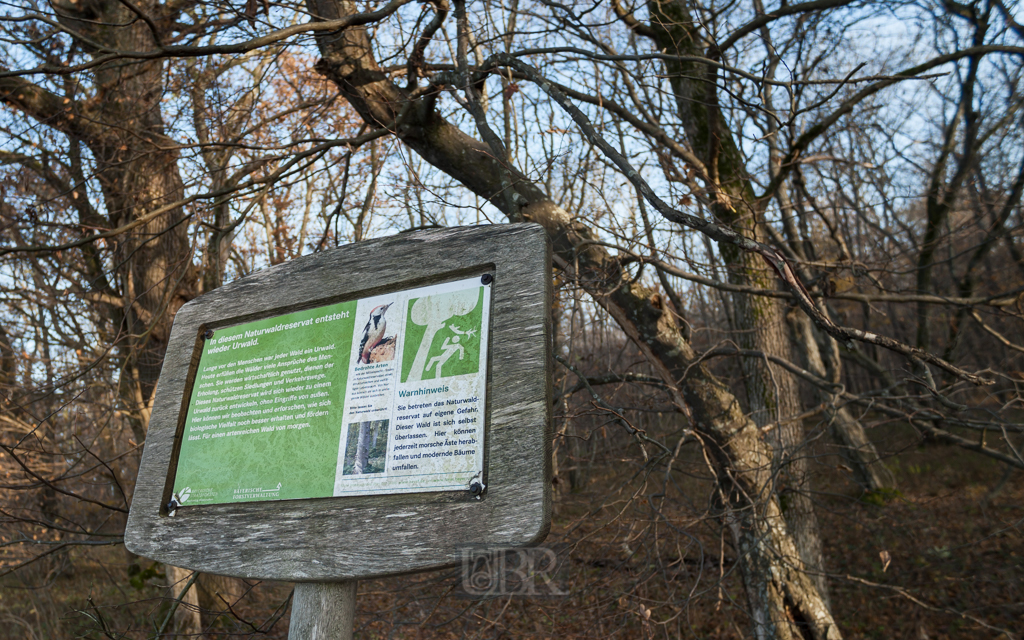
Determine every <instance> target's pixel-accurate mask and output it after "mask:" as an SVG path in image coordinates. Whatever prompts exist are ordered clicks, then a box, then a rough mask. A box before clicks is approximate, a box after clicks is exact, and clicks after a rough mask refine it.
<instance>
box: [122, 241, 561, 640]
mask: <svg viewBox="0 0 1024 640" xmlns="http://www.w3.org/2000/svg"><path fill="white" fill-rule="evenodd" d="M550 281H551V274H550V250H549V248H548V245H547V240H546V234H545V233H544V231H543V230H542V229H541V228H540V227H538V226H536V225H528V224H527V225H501V226H490V227H475V228H466V229H438V230H430V231H420V232H414V233H408V234H401V235H399V236H395V237H391V238H385V239H382V240H374V241H369V242H363V243H358V244H354V245H349V246H346V247H342V248H340V249H337V250H333V251H327V252H323V253H319V254H315V255H312V256H307V257H304V258H300V259H297V260H294V261H292V262H290V263H287V264H284V265H279V266H277V267H273V268H271V269H267V270H265V271H262V272H258V273H256V274H253V275H250V276H247V277H245V278H242V279H240V280H238V281H236V282H233V283H231V284H229V285H226V286H224V287H222V288H220V289H217V290H215V291H213V292H211V293H209V294H206V295H204V296H202V297H200V298H198V299H196V300H194V301H192V302H190V303H188V304H186V305H185V306H184V307H182V309H181V310H180V311H179V312H178V314H177V317H176V318H175V322H174V327H173V329H172V334H171V340H170V344H169V346H168V349H167V355H166V358H165V362H164V368H163V370H162V372H161V376H160V381H159V384H158V387H157V391H156V397H155V399H154V408H153V413H152V418H151V420H150V427H149V433H148V436H147V441H146V448H145V452H144V454H143V459H142V464H141V467H140V471H139V480H138V483H137V485H136V490H135V495H134V498H133V503H132V509H131V513H130V515H129V520H128V527H127V530H126V534H125V544H126V545H127V546H128V548H129V549H131V550H132V551H133V552H135V553H137V554H139V555H143V556H146V557H149V558H152V559H155V560H159V561H161V562H164V563H166V564H171V565H174V566H181V567H187V568H190V569H195V570H198V571H204V572H209V573H219V574H223V575H230V576H237V577H241V578H256V579H270V580H283V581H294V582H297V583H299V584H297V585H296V590H295V594H294V599H293V605H292V606H293V608H292V628H291V630H290V635H289V637H290V638H302V639H306V638H347V637H350V636H351V629H352V617H353V615H354V607H355V590H356V581H357V580H358V579H360V578H370V577H382V576H388V575H394V574H400V573H409V572H413V571H424V570H428V569H436V568H442V567H448V566H452V565H455V564H458V563H459V562H460V560H461V558H462V557H463V554H464V553H465V552H467V551H481V550H490V549H501V548H511V547H525V546H531V545H535V544H538V543H539V542H540V541H541V540H543V538H544V537H545V536H546V534H547V530H548V527H549V524H550V507H551V504H550V502H551V500H550V473H551V470H550V442H551V433H550V404H551V403H550V397H551V390H550V369H549V367H550V365H549V362H550V357H549V356H550V319H549V315H550Z"/></svg>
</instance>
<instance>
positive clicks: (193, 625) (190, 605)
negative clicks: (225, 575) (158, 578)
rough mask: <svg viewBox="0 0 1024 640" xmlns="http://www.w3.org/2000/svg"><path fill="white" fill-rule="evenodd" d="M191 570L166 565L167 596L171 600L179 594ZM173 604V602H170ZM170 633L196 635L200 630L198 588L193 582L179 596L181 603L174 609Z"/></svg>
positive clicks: (189, 576) (190, 575) (186, 582)
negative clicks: (183, 593)
mask: <svg viewBox="0 0 1024 640" xmlns="http://www.w3.org/2000/svg"><path fill="white" fill-rule="evenodd" d="M191 577H192V571H190V570H188V569H182V568H181V567H170V566H169V567H167V588H168V591H169V592H170V593H169V595H168V597H169V598H170V599H172V600H174V599H175V598H177V597H178V596H180V595H181V590H182V589H184V588H185V585H187V584H188V581H189V579H190V578H191ZM172 606H173V604H172ZM171 625H172V633H173V634H175V635H182V636H198V635H199V634H200V633H201V632H202V629H203V627H202V621H201V620H200V617H199V590H198V589H197V588H196V585H195V584H193V585H192V586H191V587H190V588H189V590H188V591H187V592H186V593H185V595H184V596H182V598H181V603H179V604H178V608H177V609H175V610H174V619H173V620H172V621H171Z"/></svg>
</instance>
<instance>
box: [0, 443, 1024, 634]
mask: <svg viewBox="0 0 1024 640" xmlns="http://www.w3.org/2000/svg"><path fill="white" fill-rule="evenodd" d="M884 444H885V445H886V447H887V450H889V451H899V453H898V454H896V455H894V456H893V457H891V458H889V460H888V464H889V466H890V468H891V469H892V470H893V472H894V473H895V475H896V478H897V483H898V486H899V492H898V493H896V494H894V495H891V496H867V497H865V496H862V495H860V494H859V492H858V491H857V490H856V487H855V485H853V484H852V483H851V482H850V481H849V478H848V475H849V474H847V473H845V472H844V471H843V469H842V468H841V467H840V466H839V465H838V463H837V461H836V459H835V458H834V457H831V456H822V457H817V453H815V455H816V457H815V459H814V464H813V468H814V473H815V478H814V486H815V488H816V493H815V496H816V501H817V504H818V517H819V521H820V527H821V531H822V534H823V535H822V537H823V540H824V552H825V563H826V567H827V570H828V573H829V575H830V597H831V602H832V605H833V611H834V613H835V617H836V620H837V621H838V623H839V625H840V627H841V629H842V631H843V633H844V636H845V637H847V638H894V639H904V638H905V639H908V640H925V639H945V638H1000V637H1003V638H1006V637H1008V636H1007V635H1006V634H1005V633H1004V631H1010V632H1011V633H1014V634H1017V635H1015V636H1012V637H1014V638H1017V639H1018V640H1019V639H1020V638H1021V637H1022V634H1024V473H1022V472H1015V473H1013V474H1006V473H1005V472H1004V469H1005V467H1003V466H1002V465H999V464H997V463H995V462H994V461H992V460H989V459H986V458H982V457H980V456H978V455H975V454H973V453H970V452H967V451H964V450H962V449H958V448H956V447H950V446H942V445H920V444H919V443H916V442H915V441H914V440H913V438H909V437H908V435H907V434H903V435H902V436H894V437H893V438H892V439H891V440H890V441H889V442H886V443H884ZM691 454H692V456H691V458H692V459H689V460H683V459H682V458H684V457H685V455H684V456H682V457H681V459H680V461H679V462H680V464H679V466H678V468H679V470H680V471H679V473H677V474H676V475H677V476H678V478H677V479H675V480H674V481H673V483H672V485H671V486H670V487H668V488H667V491H666V495H667V496H668V497H666V498H661V497H658V496H657V495H656V494H658V493H659V492H660V491H659V488H664V487H662V485H661V483H662V482H663V480H664V478H663V472H659V473H655V474H652V475H651V476H650V477H646V478H645V477H644V476H643V475H642V474H641V473H640V471H639V470H638V469H636V468H635V467H633V466H631V465H633V464H635V463H634V460H635V458H636V456H626V455H623V452H620V454H619V455H620V456H621V458H620V459H619V461H618V462H616V460H615V459H614V456H612V457H608V458H605V461H604V462H602V463H600V464H597V463H595V464H594V465H593V466H590V467H589V469H588V472H587V478H586V483H585V484H584V485H583V486H582V487H577V488H576V489H575V490H572V491H570V490H568V487H567V486H566V484H567V483H566V482H565V481H564V480H562V481H561V482H560V483H559V486H558V491H556V500H555V515H554V521H553V526H552V531H551V534H550V535H549V536H548V538H547V541H546V542H545V545H546V546H547V548H549V549H551V550H552V552H553V554H554V557H556V558H557V562H558V566H557V570H556V571H555V572H554V574H553V576H554V579H553V580H552V581H551V582H538V583H537V584H534V595H532V596H527V595H511V596H508V595H506V596H500V595H499V596H495V597H492V598H489V599H480V598H472V597H469V596H468V595H467V594H466V590H465V588H464V586H465V585H463V580H462V574H461V572H460V570H459V569H453V570H450V571H443V572H433V573H427V574H420V575H416V576H406V577H400V578H391V579H386V580H373V581H365V582H363V583H361V584H360V587H359V596H358V611H357V621H356V637H357V638H364V639H370V638H374V639H376V638H416V639H435V638H437V639H440V638H538V639H539V638H610V637H616V638H679V637H682V638H722V639H725V638H735V639H740V638H748V637H750V629H749V624H748V619H747V616H746V614H745V612H744V606H745V599H744V597H743V595H742V589H741V583H740V580H739V576H738V575H737V572H736V570H735V562H734V559H733V558H732V557H731V556H732V550H731V548H730V545H729V543H728V540H727V539H723V538H722V537H721V531H720V528H719V527H718V526H717V525H716V524H715V520H714V519H713V518H709V517H707V510H708V506H709V505H710V501H709V497H708V496H709V491H708V487H709V486H710V484H709V482H708V481H707V479H706V478H705V477H703V476H702V474H706V471H703V469H702V467H701V465H700V464H698V462H699V461H698V460H697V459H696V455H697V454H696V453H695V452H691ZM691 454H686V455H691ZM598 459H600V458H598ZM591 460H593V458H591ZM582 462H583V461H581V463H582ZM679 478H681V479H679ZM644 496H648V497H644ZM883 498H884V499H883ZM535 557H536V558H539V559H541V560H539V562H540V563H541V564H543V560H544V559H546V558H547V557H548V556H543V558H542V556H541V555H537V556H535ZM133 560H134V563H135V566H136V567H137V569H133V570H132V571H134V572H135V574H134V575H133V576H130V575H129V567H130V563H131V562H132V561H133ZM541 568H544V567H541ZM161 570H162V568H161V567H160V566H159V565H156V564H153V563H149V562H148V561H146V560H144V559H130V558H129V557H128V555H127V554H126V553H125V552H124V550H123V548H120V547H100V548H89V549H83V548H77V549H75V550H73V551H72V552H71V553H69V554H68V555H67V556H66V557H65V559H49V560H45V561H40V562H38V563H36V564H34V565H32V566H30V567H28V568H26V569H24V570H22V571H21V572H20V573H19V574H17V575H9V576H6V577H5V578H3V579H2V582H0V586H2V587H3V588H2V589H0V638H4V639H6V638H11V639H22V638H25V639H31V640H49V639H54V640H62V639H64V638H69V639H70V638H95V639H100V638H109V639H114V638H151V637H154V635H155V632H156V629H158V628H159V627H160V625H161V624H162V622H163V620H164V619H165V618H166V615H167V611H168V606H169V601H170V599H171V598H172V597H173V596H171V595H170V590H169V589H168V588H167V587H166V586H163V585H164V581H163V580H162V579H161V575H160V574H161ZM511 584H512V583H507V584H506V585H505V586H506V590H510V589H512V590H514V589H519V590H520V591H521V590H522V586H521V585H519V586H516V585H512V586H509V585H511ZM234 591H235V592H236V593H234V594H231V595H230V596H229V597H228V598H227V600H228V601H229V602H230V604H231V607H230V608H228V607H222V608H221V613H220V615H213V614H204V616H203V620H204V624H206V625H207V632H206V633H205V634H204V637H207V638H225V639H226V638H232V639H234V638H282V639H283V638H286V637H287V629H288V614H289V609H288V604H289V596H290V592H291V585H288V584H283V583H267V582H264V583H243V582H241V581H235V584H234ZM554 591H557V592H560V594H559V593H553V592H554Z"/></svg>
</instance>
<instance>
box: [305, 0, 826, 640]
mask: <svg viewBox="0 0 1024 640" xmlns="http://www.w3.org/2000/svg"><path fill="white" fill-rule="evenodd" d="M307 6H308V7H309V9H310V12H311V14H312V15H314V16H318V17H320V18H322V19H333V18H338V17H341V16H345V15H351V14H353V13H356V12H357V11H358V9H357V7H356V5H355V3H353V2H347V1H340V0H309V1H308V2H307ZM318 44H319V47H320V52H321V55H322V59H321V61H320V62H319V63H318V64H317V69H318V70H319V71H320V72H321V73H322V74H324V75H325V76H326V77H327V78H329V79H330V80H331V81H333V82H334V83H335V84H336V85H337V86H338V88H339V89H340V91H341V93H342V94H343V95H344V96H345V98H346V99H347V100H348V101H349V103H350V104H351V105H352V106H353V107H354V108H355V109H356V111H357V112H358V113H359V114H360V115H361V116H362V117H363V119H364V120H365V121H366V122H367V123H368V124H370V125H372V126H393V127H394V130H395V132H396V134H397V136H398V137H399V138H400V139H401V140H402V141H403V142H404V143H405V144H406V145H407V146H408V147H410V148H411V149H413V150H414V151H416V152H417V153H418V154H419V155H420V156H422V157H423V158H424V159H425V160H427V161H428V162H430V163H431V164H432V165H434V166H435V167H437V168H439V169H440V170H442V171H444V172H445V173H447V174H448V175H449V176H451V177H453V178H455V179H456V180H458V181H460V182H461V183H462V184H463V185H464V186H466V187H467V188H468V189H470V190H471V191H473V192H474V193H476V194H477V195H479V196H481V197H482V198H485V199H487V200H488V201H490V202H491V203H492V204H494V205H495V206H496V207H498V208H499V209H500V210H502V211H503V213H505V215H507V216H509V217H510V218H513V219H523V220H526V221H532V222H536V223H538V224H540V225H542V226H543V227H544V228H545V229H546V230H547V232H548V234H549V237H550V238H551V242H552V246H553V250H554V255H555V260H556V262H557V263H558V265H559V266H560V267H562V268H563V269H566V270H568V271H570V272H571V273H573V275H575V277H576V278H577V279H578V281H579V283H580V285H581V286H583V287H584V288H585V290H586V291H587V292H588V293H589V294H590V295H591V296H592V297H593V299H594V300H595V301H596V302H597V303H598V304H600V305H601V306H602V307H603V308H604V309H605V310H606V311H607V312H608V313H609V314H610V315H611V316H612V317H613V318H614V319H615V320H616V322H617V323H618V324H619V325H620V326H621V328H622V329H623V330H624V331H625V332H626V334H627V335H628V336H629V337H630V339H631V340H633V342H634V343H636V344H637V346H638V347H639V348H640V349H641V351H642V352H643V353H644V354H645V356H646V357H647V359H648V360H649V361H650V363H651V364H652V366H653V367H654V368H655V369H656V370H657V371H658V373H659V375H660V376H661V377H662V379H664V380H665V381H666V382H667V383H669V385H670V386H671V387H672V389H673V390H674V393H675V395H676V396H677V399H678V400H679V401H681V402H685V403H686V404H687V405H689V406H690V408H691V410H692V416H693V428H694V430H695V431H696V432H697V433H698V434H700V436H701V438H702V439H703V440H704V441H705V443H706V445H707V447H708V449H709V451H710V452H711V454H712V458H713V463H714V468H715V470H716V473H717V474H718V477H719V484H720V492H721V496H722V498H723V504H724V506H725V510H726V513H725V518H726V520H727V521H728V522H729V523H730V527H731V528H732V530H733V531H734V533H735V535H736V538H737V543H738V545H739V548H740V554H739V555H740V558H739V563H740V567H741V570H742V573H743V576H744V580H745V582H746V585H747V591H748V595H749V597H750V600H751V605H752V607H751V608H752V611H753V616H754V619H755V630H756V632H757V636H758V637H759V638H785V639H789V638H804V637H812V638H822V639H830V640H831V639H838V638H840V637H841V635H840V633H839V630H838V628H837V627H836V625H835V622H834V621H833V619H832V616H831V613H830V612H829V609H828V606H827V604H826V603H825V601H824V600H823V599H822V597H821V594H820V593H819V591H818V589H817V588H816V587H815V585H814V583H813V582H812V581H811V580H810V579H809V578H808V577H807V574H806V573H804V571H803V563H802V561H801V559H800V556H799V554H798V553H797V552H796V545H795V543H794V542H793V538H792V536H790V534H789V533H788V530H787V528H786V524H785V522H784V521H783V519H782V517H781V509H780V507H779V503H778V501H777V499H776V497H775V495H774V494H773V492H772V491H771V487H772V482H773V480H772V475H773V474H772V462H771V461H772V452H771V448H770V447H769V446H768V445H767V444H766V442H765V440H764V438H763V434H762V431H761V429H760V428H758V426H757V424H756V423H755V422H754V421H753V420H751V419H749V418H748V417H747V416H746V415H745V414H744V411H743V409H742V408H741V406H740V404H739V402H738V401H737V400H736V398H735V397H734V396H733V395H732V393H731V392H730V391H729V389H728V388H727V387H726V386H725V385H724V384H722V383H721V382H720V381H719V380H717V379H716V378H715V377H714V376H713V375H712V374H711V373H710V372H709V371H708V370H707V368H706V367H705V366H704V365H703V364H702V363H701V362H700V361H699V360H698V357H697V354H696V352H695V351H694V350H693V348H692V347H691V346H690V344H689V342H687V341H686V340H685V339H683V336H682V332H681V330H680V327H679V326H678V325H677V323H676V320H675V317H674V316H673V315H672V314H671V313H669V312H667V309H666V306H665V305H664V304H663V303H662V300H661V297H660V295H658V294H657V293H656V292H654V291H652V290H650V289H647V288H646V287H644V286H643V285H641V284H640V283H638V282H635V281H633V280H632V278H631V277H630V275H629V273H628V272H626V271H625V270H624V269H623V268H622V266H621V264H620V263H619V261H618V260H616V259H615V257H614V256H612V255H611V254H609V253H608V252H607V251H606V250H605V249H604V247H602V246H601V245H599V244H596V243H594V242H592V240H593V239H594V236H593V234H592V232H591V231H590V230H589V229H588V228H587V227H585V226H584V225H582V224H580V223H579V222H578V221H576V220H574V219H572V217H571V216H570V215H569V214H568V213H567V212H566V211H565V210H563V209H562V208H560V207H559V206H558V205H556V204H555V203H554V202H553V201H552V199H551V198H550V197H549V196H548V195H547V194H546V193H544V192H543V191H542V190H541V189H540V188H539V187H538V186H537V185H536V184H534V183H533V182H531V181H530V180H529V179H528V178H526V177H525V176H524V175H522V174H521V173H520V172H518V171H517V170H516V169H514V168H513V167H509V166H503V165H501V164H499V162H498V161H496V160H495V154H494V153H493V151H492V150H491V149H490V148H489V147H488V146H486V145H484V144H483V143H481V142H480V141H478V140H476V139H475V138H472V137H470V136H469V135H467V134H465V133H464V132H462V131H461V130H459V129H458V128H457V127H455V126H453V125H452V124H450V123H449V122H447V121H446V120H445V119H444V118H443V117H442V116H441V115H440V114H438V113H437V112H436V111H435V109H434V107H433V101H432V100H431V99H430V96H429V95H427V96H425V97H424V98H422V99H418V100H415V101H410V95H409V91H408V90H406V89H403V88H400V87H398V86H396V85H395V84H394V83H392V82H391V81H390V80H389V79H388V77H387V75H386V74H385V73H384V72H383V71H382V70H381V69H380V67H379V66H378V64H377V62H376V60H375V58H374V55H373V51H372V48H371V43H370V38H369V35H368V34H367V32H366V29H365V28H363V27H358V28H349V29H346V30H345V31H343V32H341V33H338V34H331V35H330V36H320V37H319V38H318ZM399 115H401V118H399ZM396 119H397V120H398V121H397V122H396ZM509 177H511V181H512V184H513V188H514V189H515V190H516V191H517V192H518V195H519V199H518V201H517V204H516V205H515V206H516V209H512V208H511V207H512V206H513V205H511V204H510V201H514V199H512V198H507V197H506V194H505V193H504V191H503V188H502V184H503V181H507V179H508V178H509Z"/></svg>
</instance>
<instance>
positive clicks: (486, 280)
mask: <svg viewBox="0 0 1024 640" xmlns="http://www.w3.org/2000/svg"><path fill="white" fill-rule="evenodd" d="M480 282H481V283H482V284H491V283H492V282H494V276H493V275H491V274H489V273H485V274H484V275H482V276H480Z"/></svg>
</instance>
